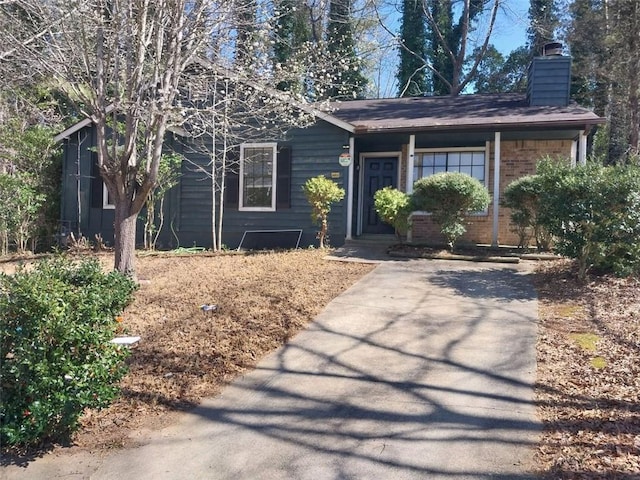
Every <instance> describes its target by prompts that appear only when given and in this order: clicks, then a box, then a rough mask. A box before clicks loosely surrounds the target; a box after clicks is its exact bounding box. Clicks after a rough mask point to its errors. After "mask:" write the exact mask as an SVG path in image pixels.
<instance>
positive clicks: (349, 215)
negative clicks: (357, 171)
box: [346, 137, 356, 240]
mask: <svg viewBox="0 0 640 480" xmlns="http://www.w3.org/2000/svg"><path fill="white" fill-rule="evenodd" d="M355 151H356V150H355V141H354V139H353V137H349V156H350V157H351V163H349V178H348V179H347V236H346V239H347V240H351V239H352V238H353V172H354V166H353V164H354V163H355V158H354V155H355Z"/></svg>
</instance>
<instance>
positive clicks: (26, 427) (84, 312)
mask: <svg viewBox="0 0 640 480" xmlns="http://www.w3.org/2000/svg"><path fill="white" fill-rule="evenodd" d="M134 290H135V284H134V283H133V282H132V281H131V280H130V279H129V278H128V277H126V276H124V275H122V274H120V273H116V272H111V273H108V274H105V273H103V271H102V269H101V267H100V265H99V263H98V262H97V261H95V260H91V261H84V262H80V263H73V262H71V261H69V260H66V259H64V258H62V257H60V258H56V259H53V260H47V261H43V262H40V263H38V264H36V266H35V267H34V268H33V269H31V270H26V269H20V270H18V272H17V273H16V274H15V275H5V274H1V275H0V322H1V323H0V333H1V345H0V358H2V364H1V366H0V389H1V391H2V406H1V407H0V443H2V444H3V445H13V446H27V445H33V444H37V443H39V442H41V441H44V440H56V439H61V438H65V437H67V436H68V434H70V433H71V432H72V431H73V430H74V429H75V428H76V426H77V420H78V417H79V416H80V414H81V413H82V411H83V409H84V408H87V407H90V408H96V407H104V406H106V405H108V404H109V403H110V402H111V400H112V399H113V398H114V397H115V395H116V394H117V392H118V387H117V382H118V381H119V380H120V378H121V377H122V376H123V375H124V373H125V365H124V362H123V360H124V359H125V358H126V356H127V354H128V349H127V348H126V347H121V346H118V345H115V344H113V343H110V342H109V341H110V340H111V339H112V338H113V337H114V335H115V333H116V330H117V328H118V322H117V321H116V316H117V315H119V314H120V313H121V312H122V310H123V309H124V307H125V306H126V305H127V304H128V303H129V302H130V301H131V299H132V294H133V291H134Z"/></svg>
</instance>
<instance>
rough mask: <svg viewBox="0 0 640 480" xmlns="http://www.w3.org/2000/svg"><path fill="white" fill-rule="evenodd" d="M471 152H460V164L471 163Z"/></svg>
mask: <svg viewBox="0 0 640 480" xmlns="http://www.w3.org/2000/svg"><path fill="white" fill-rule="evenodd" d="M472 158H473V153H471V152H463V153H461V154H460V165H471V162H472Z"/></svg>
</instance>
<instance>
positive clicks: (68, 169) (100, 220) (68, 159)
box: [60, 127, 114, 243]
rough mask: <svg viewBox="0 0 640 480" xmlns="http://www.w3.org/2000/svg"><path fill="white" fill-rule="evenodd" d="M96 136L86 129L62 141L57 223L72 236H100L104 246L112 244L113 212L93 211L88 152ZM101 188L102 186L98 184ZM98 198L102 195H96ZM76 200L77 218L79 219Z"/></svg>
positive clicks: (91, 172)
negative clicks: (58, 218) (60, 193)
mask: <svg viewBox="0 0 640 480" xmlns="http://www.w3.org/2000/svg"><path fill="white" fill-rule="evenodd" d="M95 135H96V132H95V129H94V128H92V127H86V128H83V129H82V130H80V131H78V132H76V133H74V134H73V135H71V137H70V138H68V139H67V140H65V144H64V154H63V163H62V198H61V205H60V209H61V212H60V220H61V222H62V224H63V226H64V227H65V228H67V229H68V230H70V231H72V232H73V233H74V235H77V233H78V232H80V234H81V235H83V236H85V237H86V238H88V239H89V240H91V241H93V240H94V237H95V235H97V234H100V235H102V238H103V239H104V240H105V241H106V242H107V243H112V242H113V220H114V211H113V210H105V209H103V208H102V206H100V207H95V206H94V205H93V204H92V195H93V191H92V190H93V188H95V185H94V182H93V181H92V176H93V175H94V169H93V166H92V161H93V154H92V152H91V150H90V148H91V147H93V146H94V145H95V144H96V138H95ZM100 185H101V184H100ZM99 193H100V194H101V192H99ZM78 196H79V197H80V206H81V208H80V216H78Z"/></svg>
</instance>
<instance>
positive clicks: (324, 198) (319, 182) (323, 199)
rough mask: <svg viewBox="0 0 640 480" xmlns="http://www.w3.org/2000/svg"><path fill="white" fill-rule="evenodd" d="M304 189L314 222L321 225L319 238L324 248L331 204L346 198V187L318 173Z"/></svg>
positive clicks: (308, 181)
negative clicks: (341, 186)
mask: <svg viewBox="0 0 640 480" xmlns="http://www.w3.org/2000/svg"><path fill="white" fill-rule="evenodd" d="M302 190H303V191H304V195H305V197H306V198H307V201H308V202H309V204H310V205H311V219H312V220H313V222H314V223H316V224H318V225H320V231H319V232H318V240H320V248H324V247H325V240H326V238H327V231H328V230H329V222H328V218H329V212H331V204H333V203H336V202H339V201H340V200H342V199H343V198H344V194H345V192H344V189H343V188H340V187H339V186H338V184H337V183H336V182H334V181H332V180H329V179H328V178H326V177H325V176H324V175H318V176H317V177H313V178H310V179H308V180H307V181H306V182H305V184H304V185H303V186H302Z"/></svg>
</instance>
